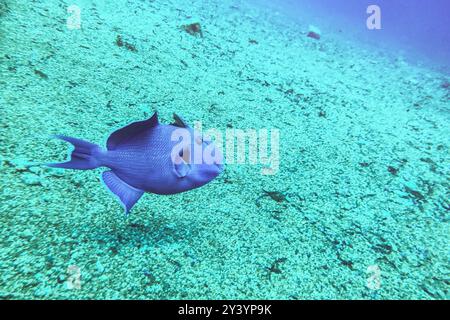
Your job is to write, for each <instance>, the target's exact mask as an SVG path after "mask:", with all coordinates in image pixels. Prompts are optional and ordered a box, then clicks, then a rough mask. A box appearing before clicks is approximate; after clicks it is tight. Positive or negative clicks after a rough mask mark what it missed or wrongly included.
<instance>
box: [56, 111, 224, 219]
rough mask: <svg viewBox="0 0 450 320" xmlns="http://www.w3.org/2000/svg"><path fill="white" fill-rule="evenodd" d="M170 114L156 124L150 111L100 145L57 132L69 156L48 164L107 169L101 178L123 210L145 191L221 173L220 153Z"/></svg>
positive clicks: (173, 188)
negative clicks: (68, 148)
mask: <svg viewBox="0 0 450 320" xmlns="http://www.w3.org/2000/svg"><path fill="white" fill-rule="evenodd" d="M174 118H175V122H174V123H173V124H170V125H164V124H160V123H159V122H158V116H157V114H156V113H155V114H154V115H153V116H152V117H151V118H149V119H148V120H144V121H138V122H133V123H131V124H129V125H127V126H125V127H123V128H121V129H119V130H117V131H115V132H113V133H112V134H111V135H110V137H109V138H108V140H107V144H106V150H105V149H103V148H101V147H100V146H98V145H96V144H93V143H90V142H87V141H84V140H80V139H76V138H71V137H66V136H57V138H59V139H62V140H64V141H67V142H70V143H71V144H73V145H74V146H75V149H74V150H73V152H72V154H71V160H70V161H67V162H64V163H51V164H48V166H50V167H56V168H65V169H79V170H88V169H95V168H98V167H107V168H109V169H110V170H108V171H105V172H103V173H102V181H103V182H104V184H105V185H106V187H107V188H108V189H109V190H110V191H111V192H112V193H113V194H114V195H115V196H116V197H117V198H118V199H119V200H120V202H121V203H122V205H123V206H124V209H125V212H126V213H128V212H129V211H130V210H131V208H132V207H133V206H134V204H135V203H136V202H137V201H138V200H139V199H140V197H141V196H142V195H143V194H144V193H145V192H149V193H155V194H160V195H167V194H175V193H180V192H184V191H187V190H191V189H194V188H198V187H200V186H203V185H204V184H206V183H208V182H210V181H211V180H213V179H214V178H215V177H217V176H218V175H219V174H220V173H221V172H222V170H223V157H222V154H221V152H220V150H219V149H217V148H216V146H215V145H214V143H213V142H211V141H207V140H204V139H203V138H202V137H201V135H200V134H199V133H198V132H196V131H195V130H194V129H192V128H190V127H189V126H187V125H186V124H185V122H184V121H183V120H182V119H181V118H180V117H178V116H177V115H174Z"/></svg>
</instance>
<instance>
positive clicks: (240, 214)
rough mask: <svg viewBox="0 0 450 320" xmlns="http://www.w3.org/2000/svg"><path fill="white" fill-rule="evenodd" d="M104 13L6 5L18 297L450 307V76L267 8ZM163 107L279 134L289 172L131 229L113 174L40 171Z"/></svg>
mask: <svg viewBox="0 0 450 320" xmlns="http://www.w3.org/2000/svg"><path fill="white" fill-rule="evenodd" d="M94 2H97V1H77V4H78V6H79V7H80V9H81V29H79V30H77V29H75V30H71V29H69V28H68V27H67V25H66V19H67V17H68V15H69V14H68V13H67V11H66V10H67V7H68V6H69V5H71V4H72V3H71V2H70V1H58V0H54V1H45V4H39V3H33V4H31V3H30V2H29V1H24V0H23V1H19V0H17V1H16V0H6V1H2V2H1V4H0V52H1V54H0V108H1V118H0V152H1V158H0V164H1V167H0V183H1V193H0V205H1V207H0V209H1V213H0V298H3V299H22V298H25V299H36V298H40V299H41V298H45V299H67V298H73V299H79V298H88V299H113V298H114V299H115V298H121V299H175V298H181V299H185V298H186V299H187V298H189V299H211V298H228V299H232V298H238V299H239V298H254V299H263V298H264V299H336V298H342V299H394V298H405V299H444V298H448V297H449V293H448V288H449V287H448V274H449V271H450V270H449V260H448V258H449V256H448V252H449V251H448V244H449V234H450V233H449V231H450V230H449V224H448V221H449V208H450V203H449V200H448V199H449V198H450V196H449V180H448V177H449V167H450V166H449V163H450V161H449V160H450V155H449V137H450V126H449V120H450V119H449V118H450V117H449V115H450V113H449V110H450V103H449V89H448V87H446V86H445V85H443V83H445V81H448V76H447V75H443V74H439V73H437V72H433V71H431V70H428V69H426V68H424V67H416V66H412V65H409V64H408V63H407V62H405V61H404V60H403V59H402V58H401V57H395V56H393V55H388V54H383V53H381V52H378V51H376V50H372V49H370V48H366V47H363V46H361V45H358V44H357V43H353V42H350V41H346V40H345V39H343V37H344V35H336V34H332V33H329V34H326V33H324V34H322V38H321V39H320V40H315V39H312V38H308V37H306V33H307V25H299V24H294V23H293V22H292V23H291V22H287V21H283V20H285V19H282V18H281V17H277V16H274V15H273V13H272V12H270V11H264V10H262V9H258V8H256V7H251V6H250V5H244V4H239V5H235V4H233V2H230V1H220V2H218V3H217V4H208V5H205V4H204V3H203V2H202V1H194V3H193V1H174V0H171V1H128V2H123V4H119V3H118V2H115V1H108V3H109V4H105V3H106V1H105V2H104V4H94ZM191 22H200V24H201V27H202V33H203V37H201V36H195V35H190V34H188V33H187V32H185V30H183V29H182V28H180V26H181V25H183V24H188V23H191ZM118 36H120V38H118ZM118 39H119V40H120V41H118ZM154 110H158V112H159V114H160V117H161V121H162V122H165V123H169V122H171V115H172V113H173V112H176V113H177V114H179V115H181V116H183V117H184V118H185V119H186V120H187V121H188V122H193V121H197V120H201V121H202V122H203V126H204V127H205V128H219V129H221V130H225V129H226V128H229V129H230V128H241V129H249V128H254V129H260V128H267V129H269V130H272V129H274V128H277V129H279V130H280V167H279V171H278V172H277V174H275V175H262V174H261V165H251V164H245V165H237V164H235V165H232V164H230V165H227V167H226V170H225V172H224V173H223V174H222V175H221V176H220V177H219V178H217V179H216V180H214V181H213V182H211V183H210V184H208V185H206V186H204V187H202V188H199V189H196V190H192V191H190V192H186V193H182V194H177V195H173V196H157V195H153V194H146V195H144V197H143V198H142V199H141V200H140V201H139V203H138V204H137V205H136V206H135V207H134V209H133V211H132V213H131V214H130V216H128V217H127V218H126V217H125V216H124V215H123V212H122V208H121V206H120V204H119V203H118V202H116V200H115V199H114V198H113V197H111V195H110V194H109V193H108V192H107V190H106V189H105V188H104V187H103V186H102V185H101V183H100V173H101V172H102V171H104V169H101V168H99V169H96V170H90V171H74V170H67V171H63V170H55V169H50V168H45V167H40V166H30V164H33V163H40V162H52V161H61V160H63V159H65V157H66V156H67V151H68V146H67V145H66V144H64V143H62V142H59V141H56V140H50V139H48V135H51V134H65V135H69V136H75V137H79V138H83V139H86V140H89V141H92V142H95V143H98V144H101V145H104V144H105V141H106V139H107V137H108V135H109V134H110V133H111V132H112V131H114V130H116V129H118V128H120V127H122V126H124V125H126V124H128V123H130V122H132V121H135V120H142V119H145V118H146V117H148V116H150V115H151V114H152V113H153V111H154ZM77 274H78V275H79V276H80V283H78V282H77V281H74V279H76V277H77ZM78 285H80V287H79V288H78ZM74 286H75V287H74Z"/></svg>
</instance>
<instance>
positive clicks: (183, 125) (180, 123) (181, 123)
mask: <svg viewBox="0 0 450 320" xmlns="http://www.w3.org/2000/svg"><path fill="white" fill-rule="evenodd" d="M173 119H174V120H175V122H174V123H172V125H173V126H175V127H180V128H187V127H188V125H187V124H186V122H184V120H183V119H181V117H179V116H178V115H177V114H176V113H174V114H173Z"/></svg>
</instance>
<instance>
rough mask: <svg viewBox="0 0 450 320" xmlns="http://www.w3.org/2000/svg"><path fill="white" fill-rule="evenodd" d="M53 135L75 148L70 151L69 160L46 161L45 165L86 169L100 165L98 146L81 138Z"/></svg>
mask: <svg viewBox="0 0 450 320" xmlns="http://www.w3.org/2000/svg"><path fill="white" fill-rule="evenodd" d="M53 137H55V138H58V139H61V140H64V141H67V142H69V143H71V144H72V145H73V146H74V147H75V149H74V150H73V151H72V154H71V158H70V161H67V162H61V163H48V164H47V166H49V167H53V168H64V169H78V170H88V169H95V168H98V167H99V166H100V165H101V164H100V162H99V160H98V157H97V155H98V154H99V153H100V151H101V148H100V146H98V145H96V144H94V143H90V142H87V141H84V140H81V139H76V138H71V137H66V136H61V135H56V136H53Z"/></svg>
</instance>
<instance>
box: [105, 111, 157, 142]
mask: <svg viewBox="0 0 450 320" xmlns="http://www.w3.org/2000/svg"><path fill="white" fill-rule="evenodd" d="M157 125H158V114H157V113H156V112H155V113H154V114H153V116H152V117H151V118H149V119H147V120H144V121H137V122H133V123H131V124H129V125H127V126H125V127H123V128H121V129H119V130H116V131H114V132H113V133H112V134H111V135H110V136H109V138H108V141H107V142H106V147H107V148H108V150H114V149H115V148H117V146H119V145H123V144H124V143H126V142H127V141H130V140H131V139H133V138H134V137H136V136H138V135H139V134H142V133H144V132H146V131H149V130H151V129H152V128H153V127H155V126H157Z"/></svg>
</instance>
